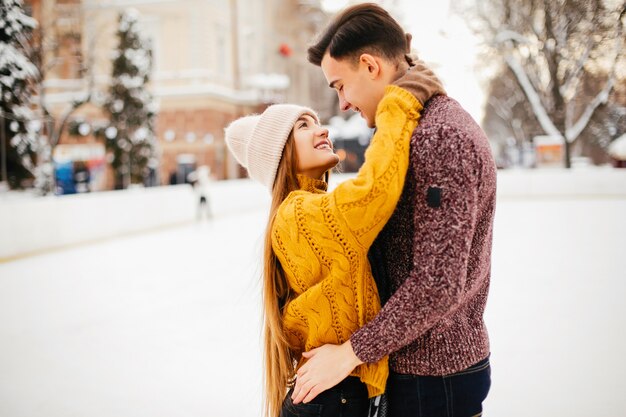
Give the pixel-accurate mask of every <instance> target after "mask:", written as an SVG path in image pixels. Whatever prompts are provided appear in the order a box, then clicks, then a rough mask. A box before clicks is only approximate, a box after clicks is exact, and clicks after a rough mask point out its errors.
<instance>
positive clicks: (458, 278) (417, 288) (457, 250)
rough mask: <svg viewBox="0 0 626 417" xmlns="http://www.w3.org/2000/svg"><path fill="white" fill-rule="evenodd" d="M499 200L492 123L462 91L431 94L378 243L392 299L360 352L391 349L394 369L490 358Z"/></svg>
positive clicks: (364, 356)
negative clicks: (485, 122) (480, 117)
mask: <svg viewBox="0 0 626 417" xmlns="http://www.w3.org/2000/svg"><path fill="white" fill-rule="evenodd" d="M495 204H496V169H495V163H494V160H493V157H492V154H491V150H490V148H489V143H488V140H487V138H486V136H485V134H484V132H483V131H482V130H481V128H480V127H479V126H478V125H477V124H476V123H475V122H474V120H473V119H472V118H471V117H470V116H469V114H467V112H465V110H463V109H462V108H461V106H460V105H459V104H458V103H457V102H456V101H455V100H453V99H451V98H449V97H447V96H436V97H434V98H432V99H431V100H429V101H428V102H427V103H426V106H425V108H424V110H423V112H422V117H421V118H420V121H419V124H418V126H417V128H416V129H415V131H414V132H413V136H412V138H411V153H410V165H409V171H408V173H407V177H406V181H405V185H404V190H403V193H402V197H401V198H400V202H399V203H398V205H397V207H396V210H395V212H394V214H393V216H392V217H391V219H390V220H389V222H388V223H387V225H386V226H385V228H384V229H383V231H382V232H381V233H380V234H379V236H378V238H377V240H376V242H375V243H374V245H373V247H372V249H371V250H370V254H369V258H370V263H371V265H372V271H373V273H374V277H375V279H376V282H377V284H378V287H379V292H380V294H381V299H382V302H384V303H385V304H384V306H383V308H382V310H381V311H380V313H379V314H378V315H377V316H376V317H375V318H374V319H373V320H372V321H371V322H369V323H368V324H367V325H365V326H364V327H362V328H361V329H360V330H358V331H357V332H356V333H354V334H353V335H352V337H351V342H352V346H353V348H354V351H355V353H356V355H357V356H358V357H359V359H361V360H362V361H364V362H376V361H378V360H380V359H381V358H382V357H383V356H385V355H390V363H389V364H390V366H391V369H392V370H393V371H395V372H398V373H403V374H414V375H446V374H450V373H454V372H458V371H461V370H463V369H465V368H467V367H469V366H471V365H472V364H474V363H476V362H479V361H480V360H482V359H484V358H486V357H487V355H488V354H489V338H488V336H487V329H486V328H485V324H484V321H483V312H484V310H485V303H486V301H487V293H488V290H489V278H490V269H491V240H492V225H493V217H494V210H495ZM389 294H390V296H389Z"/></svg>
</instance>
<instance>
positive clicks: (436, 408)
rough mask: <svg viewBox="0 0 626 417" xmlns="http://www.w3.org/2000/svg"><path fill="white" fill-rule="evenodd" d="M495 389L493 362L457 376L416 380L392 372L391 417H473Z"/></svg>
mask: <svg viewBox="0 0 626 417" xmlns="http://www.w3.org/2000/svg"><path fill="white" fill-rule="evenodd" d="M490 387H491V367H490V365H489V358H488V357H487V358H486V359H484V360H482V361H480V362H478V363H477V364H475V365H472V366H470V367H469V368H467V369H464V370H462V371H460V372H457V373H455V374H451V375H446V376H416V375H404V374H397V373H394V372H391V374H390V375H389V379H388V380H387V400H388V407H389V417H473V416H480V415H482V410H483V407H482V403H483V401H484V400H485V398H487V394H488V393H489V388H490Z"/></svg>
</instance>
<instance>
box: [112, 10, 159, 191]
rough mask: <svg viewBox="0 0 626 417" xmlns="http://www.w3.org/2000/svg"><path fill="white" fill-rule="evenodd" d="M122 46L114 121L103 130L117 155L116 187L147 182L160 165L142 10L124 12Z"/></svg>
mask: <svg viewBox="0 0 626 417" xmlns="http://www.w3.org/2000/svg"><path fill="white" fill-rule="evenodd" d="M117 36H118V38H119V46H118V49H117V51H116V52H115V54H114V61H113V74H112V81H111V87H110V89H109V97H108V99H107V101H106V103H105V110H106V112H107V113H108V114H109V117H110V121H111V124H110V126H108V127H107V128H105V129H102V133H103V134H104V136H105V137H106V144H107V149H109V151H110V152H111V155H112V157H113V159H112V166H113V169H114V170H115V179H116V180H115V186H116V188H126V187H128V186H129V185H130V184H141V183H144V182H145V181H146V180H147V178H148V175H149V174H150V169H155V168H156V166H157V156H156V154H157V150H156V137H155V134H154V122H155V116H156V106H155V102H154V100H153V98H152V95H151V94H150V92H149V91H148V90H147V86H146V84H147V83H148V81H149V76H150V71H151V67H152V54H151V48H150V45H149V43H148V41H147V40H146V39H144V38H143V37H142V36H141V34H140V32H139V29H138V13H137V12H136V11H135V10H132V9H130V10H126V11H125V12H123V13H121V14H120V18H119V27H118V31H117Z"/></svg>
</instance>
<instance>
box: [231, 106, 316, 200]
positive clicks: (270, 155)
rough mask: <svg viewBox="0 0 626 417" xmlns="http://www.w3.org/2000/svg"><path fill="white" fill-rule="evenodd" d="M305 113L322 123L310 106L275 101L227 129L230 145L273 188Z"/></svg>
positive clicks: (253, 175) (254, 174)
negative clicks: (289, 142)
mask: <svg viewBox="0 0 626 417" xmlns="http://www.w3.org/2000/svg"><path fill="white" fill-rule="evenodd" d="M304 114H308V115H310V116H311V117H313V119H315V121H316V122H318V123H319V118H318V117H317V114H316V113H315V112H314V111H313V110H311V109H310V108H308V107H303V106H298V105H295V104H274V105H272V106H269V107H268V108H267V109H265V111H264V112H263V114H261V115H252V116H245V117H242V118H239V119H237V120H235V121H234V122H232V123H231V124H230V125H229V126H228V127H227V128H226V129H224V134H225V138H226V145H227V146H228V149H230V151H231V152H232V153H233V155H234V156H235V159H237V162H239V163H240V164H241V165H242V166H243V167H244V168H246V169H247V170H248V174H249V175H250V178H252V179H254V180H256V181H259V182H260V183H261V184H263V185H265V186H266V187H268V188H269V190H270V192H271V191H272V188H273V187H274V179H275V178H276V171H278V164H279V162H280V158H281V156H282V154H283V148H284V147H285V143H286V142H287V138H288V137H289V133H291V130H292V129H293V126H294V124H295V123H296V121H297V120H298V119H299V118H300V116H302V115H304Z"/></svg>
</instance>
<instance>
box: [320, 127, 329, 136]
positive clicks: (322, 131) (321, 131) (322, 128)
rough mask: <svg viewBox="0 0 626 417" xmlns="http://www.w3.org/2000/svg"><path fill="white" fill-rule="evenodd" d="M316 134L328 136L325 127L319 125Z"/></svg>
mask: <svg viewBox="0 0 626 417" xmlns="http://www.w3.org/2000/svg"><path fill="white" fill-rule="evenodd" d="M317 135H318V136H323V137H326V138H327V137H328V129H326V128H325V127H320V128H319V129H318V130H317Z"/></svg>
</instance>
